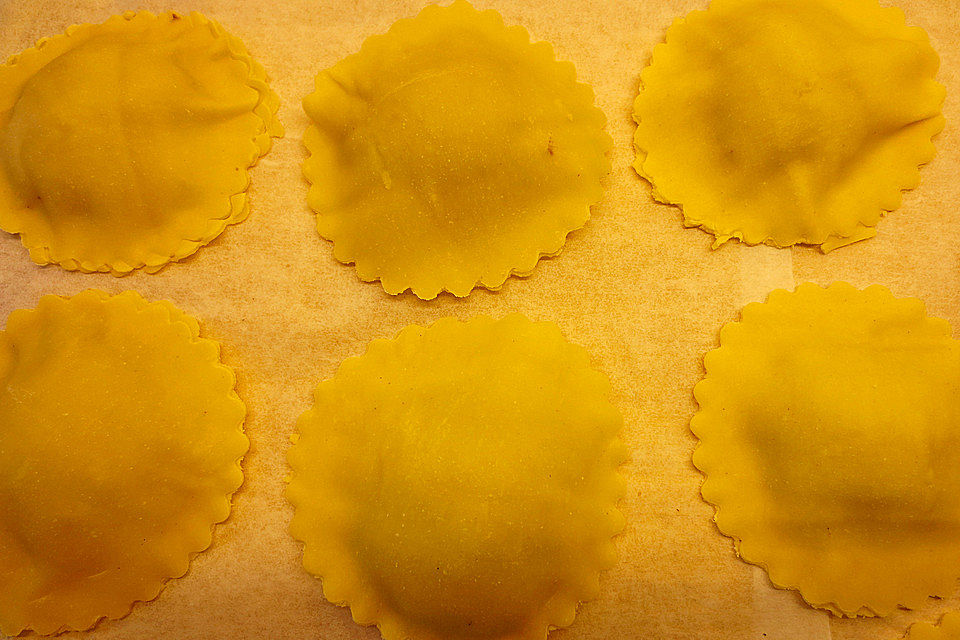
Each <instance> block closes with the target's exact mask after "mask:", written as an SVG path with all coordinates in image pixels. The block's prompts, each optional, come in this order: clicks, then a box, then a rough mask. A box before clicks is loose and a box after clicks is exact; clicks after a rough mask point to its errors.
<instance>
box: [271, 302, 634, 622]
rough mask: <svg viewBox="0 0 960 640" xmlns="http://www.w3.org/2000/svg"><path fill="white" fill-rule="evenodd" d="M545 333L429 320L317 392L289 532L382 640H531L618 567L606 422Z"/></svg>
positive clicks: (329, 594)
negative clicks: (605, 572) (603, 572)
mask: <svg viewBox="0 0 960 640" xmlns="http://www.w3.org/2000/svg"><path fill="white" fill-rule="evenodd" d="M608 392H609V383H608V382H607V380H606V378H605V377H604V376H603V375H602V374H600V373H598V372H597V371H595V370H593V369H592V368H591V367H590V358H589V356H588V355H587V353H586V352H585V351H584V350H583V349H581V348H579V347H576V346H574V345H572V344H570V343H569V342H567V341H566V340H565V339H564V338H563V336H562V335H561V333H560V330H559V328H558V327H557V326H556V325H555V324H553V323H549V322H538V323H534V322H531V321H529V320H527V319H526V318H524V317H523V316H520V315H517V314H514V315H510V316H506V317H504V318H503V319H500V320H493V319H491V318H489V317H485V316H478V317H476V318H473V319H471V320H469V321H467V322H460V321H457V320H456V319H454V318H445V319H443V320H439V321H437V322H436V323H434V324H433V325H431V326H430V327H429V328H423V327H419V326H415V325H411V326H408V327H407V328H405V329H404V330H403V331H401V332H400V334H399V335H398V336H397V337H396V338H395V339H393V340H375V341H373V342H372V343H370V346H369V348H368V350H367V352H366V353H365V354H364V355H362V356H360V357H355V358H349V359H347V360H345V361H344V362H343V364H342V365H341V367H340V369H339V371H338V372H337V374H336V375H335V376H334V377H333V378H332V379H329V380H326V381H324V382H321V383H320V385H319V386H318V387H317V389H316V392H315V403H314V405H313V407H312V408H311V409H310V410H309V411H307V412H306V413H305V414H303V415H302V416H301V418H300V420H299V422H298V436H296V437H295V439H294V442H295V444H294V445H293V446H292V447H291V449H290V451H289V461H290V466H291V468H292V470H293V473H292V476H291V479H290V484H289V487H288V492H287V495H288V498H289V499H290V501H291V502H292V503H293V505H294V507H295V508H296V513H295V516H294V518H293V522H292V524H291V532H292V533H293V536H294V537H295V538H297V539H298V540H301V541H303V543H304V551H303V564H304V567H305V568H306V569H307V571H309V572H310V573H312V574H314V575H315V576H318V577H322V579H323V591H324V595H325V596H326V598H327V599H328V600H330V601H331V602H333V603H336V604H340V605H348V606H349V607H350V608H351V610H352V614H353V618H354V620H355V621H356V622H358V623H360V624H364V625H369V624H376V625H377V626H379V628H380V632H381V634H382V635H383V637H384V638H385V639H386V640H400V639H401V638H403V639H407V638H409V639H411V640H440V639H441V638H443V639H444V640H453V639H456V638H464V639H466V638H472V639H489V640H492V639H502V640H507V639H510V640H534V639H539V640H542V638H543V637H544V636H545V634H546V633H547V630H548V629H550V628H554V627H563V626H566V625H569V624H570V623H571V622H572V621H573V618H574V615H575V613H576V607H577V603H578V601H581V600H586V599H590V598H593V597H595V595H596V594H597V592H598V588H599V587H598V574H599V572H600V571H601V570H602V569H605V568H608V567H610V566H612V565H613V564H614V563H615V560H616V549H615V547H614V543H613V541H612V539H611V538H612V536H614V535H615V534H616V533H617V532H618V531H620V529H621V528H622V527H623V517H622V515H621V514H620V512H619V511H618V510H617V508H616V503H617V501H618V499H619V498H620V497H621V496H622V495H623V494H624V491H625V483H624V479H623V477H622V476H621V475H620V474H619V473H618V471H617V468H618V467H619V465H620V464H621V462H622V461H623V460H624V458H625V450H624V447H623V445H622V443H621V442H620V441H619V440H618V439H617V433H618V431H619V429H620V426H621V422H622V420H621V418H620V414H619V413H618V411H617V410H616V409H615V408H614V407H613V406H612V405H611V404H610V402H609V401H608V400H607V395H608Z"/></svg>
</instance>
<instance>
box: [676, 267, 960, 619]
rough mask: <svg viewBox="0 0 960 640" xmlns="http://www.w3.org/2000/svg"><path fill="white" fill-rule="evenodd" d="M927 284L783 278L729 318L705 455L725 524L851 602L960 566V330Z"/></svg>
mask: <svg viewBox="0 0 960 640" xmlns="http://www.w3.org/2000/svg"><path fill="white" fill-rule="evenodd" d="M950 333H951V331H950V326H949V325H948V324H947V322H946V321H944V320H940V319H936V318H930V317H928V316H927V315H926V313H925V311H924V307H923V303H921V302H920V301H919V300H916V299H897V298H894V297H893V295H892V294H891V293H890V292H889V291H888V290H887V289H885V288H883V287H880V286H871V287H868V288H866V289H864V290H858V289H855V288H854V287H852V286H850V285H848V284H845V283H835V284H833V285H830V286H829V287H827V288H825V289H824V288H821V287H818V286H816V285H813V284H809V283H808V284H803V285H800V286H799V287H798V288H797V289H796V291H795V292H792V293H789V292H787V291H783V290H777V291H774V292H773V293H771V294H770V297H769V298H768V300H767V302H766V303H764V304H760V303H754V304H750V305H747V306H746V307H745V308H744V310H743V315H742V319H741V320H740V321H739V322H734V323H731V324H728V325H726V326H725V327H724V328H723V330H722V331H721V332H720V348H719V349H716V350H714V351H711V352H710V353H708V354H707V355H706V357H705V358H704V365H705V368H706V376H705V378H704V379H703V380H702V381H701V382H700V383H699V384H698V385H697V386H696V389H695V395H696V398H697V402H699V405H700V411H699V412H698V413H697V414H696V416H694V418H693V420H692V421H691V425H690V426H691V429H692V431H693V432H694V434H696V436H697V437H698V438H699V439H700V444H699V446H698V447H697V449H696V451H695V452H694V457H693V461H694V464H695V465H696V466H697V468H699V469H700V470H701V471H702V472H703V473H704V474H705V476H706V479H705V480H704V483H703V487H702V494H703V497H704V499H705V500H706V501H707V502H709V503H711V504H713V505H715V506H716V508H717V510H716V516H715V520H716V523H717V526H718V527H719V529H720V531H721V532H723V533H724V534H725V535H727V536H730V537H731V538H733V539H734V541H735V545H736V548H737V551H738V553H739V555H740V557H741V558H743V559H744V560H746V561H747V562H750V563H753V564H757V565H760V566H762V567H764V568H765V569H766V570H767V572H768V573H769V575H770V579H771V581H772V582H773V583H774V584H775V585H777V586H779V587H782V588H792V589H798V590H799V591H800V594H801V595H802V596H803V598H804V599H805V600H806V601H807V602H808V603H810V604H811V605H813V606H815V607H819V608H824V609H828V610H830V611H832V612H833V613H835V614H838V615H847V616H854V615H886V614H888V613H890V612H891V611H893V610H894V609H895V608H896V607H897V606H903V607H907V608H916V607H918V606H920V605H921V604H923V602H924V601H925V600H926V598H927V597H928V596H943V595H947V594H950V593H952V592H953V590H954V588H955V586H956V582H957V578H960V535H958V533H960V464H958V463H960V458H958V456H960V453H958V452H960V341H957V340H954V339H953V338H951V336H950Z"/></svg>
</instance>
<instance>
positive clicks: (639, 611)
mask: <svg viewBox="0 0 960 640" xmlns="http://www.w3.org/2000/svg"><path fill="white" fill-rule="evenodd" d="M423 4H424V2H423V0H401V1H397V0H349V1H345V0H340V1H337V0H320V1H312V0H257V1H253V0H250V1H243V2H241V1H239V0H234V1H230V0H197V1H196V2H195V3H193V4H181V5H171V4H168V3H165V2H160V1H157V0H139V1H138V2H137V3H135V4H125V3H121V2H116V1H112V0H69V1H64V0H0V54H2V55H4V56H6V55H9V54H13V53H16V52H18V51H20V50H21V49H23V48H25V47H28V46H30V45H32V44H33V42H34V41H35V40H36V39H37V38H39V37H41V36H47V35H53V34H57V33H60V32H62V31H63V30H64V29H65V28H66V27H67V26H69V25H71V24H73V23H78V22H99V21H102V20H104V19H106V18H107V17H108V16H110V15H111V14H114V13H119V12H122V11H124V10H127V9H140V8H143V9H151V10H153V11H161V10H165V9H177V10H181V11H189V10H199V11H201V12H203V13H204V14H206V15H207V16H209V17H211V18H213V19H216V20H218V21H220V22H221V23H222V24H223V25H224V26H225V27H226V28H227V29H228V30H229V31H231V32H233V33H235V34H236V35H237V36H239V37H240V38H242V39H243V41H244V42H245V43H246V45H247V46H248V48H249V49H250V52H251V53H252V55H253V56H254V57H255V58H257V59H258V60H260V62H262V63H263V64H264V66H265V67H266V69H267V72H268V73H269V74H270V76H271V78H272V86H273V87H274V89H275V90H276V91H277V92H278V93H279V94H280V97H281V100H282V101H283V103H282V106H281V109H280V114H279V115H280V119H281V120H282V121H283V123H284V125H286V130H287V136H286V138H284V139H282V140H279V141H278V142H277V143H276V145H275V147H274V149H273V150H272V151H271V152H270V153H269V154H268V155H267V156H266V157H265V158H264V159H263V160H261V162H260V165H259V166H258V167H257V168H255V169H253V170H252V172H251V175H252V181H253V182H252V186H251V188H250V210H251V213H250V217H249V219H247V220H246V221H245V222H243V223H242V224H240V225H237V226H235V227H230V228H229V229H227V231H226V232H225V233H224V234H223V235H221V236H220V237H219V238H218V239H216V240H215V241H214V242H213V243H211V244H210V245H209V246H207V247H205V248H203V249H201V250H200V251H199V252H198V253H197V254H196V255H195V256H193V257H192V258H190V259H188V260H186V261H184V262H183V263H180V264H174V265H171V266H170V267H168V268H167V269H165V270H164V271H162V272H161V273H160V274H158V275H147V274H143V273H137V274H134V275H132V276H129V277H126V278H122V279H117V278H114V277H113V276H109V275H85V274H81V273H68V272H65V271H62V270H61V269H59V268H57V267H44V268H41V267H37V266H36V265H34V264H33V263H32V262H30V260H29V258H28V257H27V253H26V251H25V250H24V249H23V248H22V247H21V246H20V242H19V240H18V239H17V238H16V237H13V236H9V235H6V234H0V318H5V317H6V315H7V314H8V313H9V312H10V311H12V310H13V309H16V308H18V307H32V306H34V305H35V304H36V302H37V299H38V298H39V297H40V296H41V295H42V294H45V293H58V294H65V295H72V294H75V293H77V292H79V291H81V290H83V289H86V288H88V287H99V288H102V289H104V290H106V291H109V292H119V291H122V290H124V289H128V288H134V289H137V290H138V291H140V292H141V293H142V294H143V295H144V296H146V297H147V298H152V299H159V298H165V299H169V300H171V301H173V302H174V303H175V304H176V305H177V306H178V307H180V308H181V309H183V310H184V311H186V312H187V313H190V314H191V315H195V316H197V317H198V318H200V320H201V323H202V330H203V334H204V335H205V336H207V337H210V338H213V339H215V340H218V341H220V342H222V344H223V359H224V361H225V362H226V363H227V364H228V365H229V366H231V367H233V368H234V369H235V370H236V372H237V375H238V377H239V389H238V390H239V393H240V395H241V396H242V397H243V400H244V401H245V402H246V404H247V407H248V408H249V417H248V420H247V423H246V429H247V433H248V434H249V436H250V439H251V441H252V448H251V450H250V453H249V455H248V456H247V457H246V460H245V463H244V471H245V473H246V481H245V483H244V485H243V487H242V488H241V489H240V491H239V492H238V493H237V494H236V496H235V499H234V504H235V507H234V511H233V514H232V515H231V517H230V519H229V520H228V521H227V523H225V524H224V525H221V526H220V527H218V528H217V531H216V535H215V537H214V544H213V546H212V548H211V549H210V550H208V551H207V552H205V553H203V554H201V555H200V556H198V557H197V558H196V559H195V560H194V562H193V564H192V566H191V569H190V572H189V573H188V574H187V576H186V577H184V578H183V579H180V580H175V581H172V582H170V583H169V584H168V586H167V588H166V589H165V590H164V591H163V592H162V593H161V595H160V597H159V598H158V599H157V600H155V601H153V602H150V603H147V604H139V605H137V606H136V607H135V608H134V610H133V612H132V613H131V615H129V616H128V617H127V618H125V619H123V620H120V621H110V622H105V623H102V624H101V625H100V626H99V627H98V628H97V629H96V630H95V631H93V632H91V633H89V634H68V635H66V636H62V637H68V638H72V637H83V638H88V639H91V640H115V639H121V638H122V639H137V640H151V639H159V638H164V639H171V640H193V639H198V640H199V639H203V640H218V639H224V640H227V639H229V640H245V639H251V640H252V639H263V638H269V639H271V640H281V639H291V640H293V639H296V640H303V639H306V638H322V639H323V640H346V639H359V638H365V639H369V640H373V639H375V638H378V637H379V636H378V634H377V631H376V629H372V628H361V627H358V626H356V625H355V624H353V623H352V622H351V620H350V615H349V612H348V611H346V610H345V609H340V608H337V607H335V606H333V605H330V604H328V603H326V602H325V601H324V600H323V597H322V595H321V590H320V583H319V581H318V580H316V579H315V578H313V577H311V576H309V575H307V573H306V572H305V571H303V569H302V568H301V566H300V550H299V547H298V545H297V543H295V542H294V541H293V539H292V538H291V537H290V536H289V535H288V534H287V525H288V523H289V521H290V518H291V508H290V506H289V505H288V504H287V503H286V501H285V500H284V497H283V488H284V485H283V482H282V478H283V476H284V475H285V474H286V473H287V469H286V463H285V459H284V454H285V452H286V449H287V447H288V437H289V435H290V433H291V432H292V430H293V428H294V422H295V420H296V418H297V416H299V415H300V413H302V412H303V411H304V410H306V409H307V408H308V407H309V406H310V403H311V392H312V389H313V387H314V386H315V385H316V383H317V382H318V381H319V380H320V379H322V378H326V377H328V376H331V375H332V374H333V373H334V371H335V370H336V367H337V365H338V363H339V362H340V361H341V360H342V359H344V358H346V357H348V356H351V355H356V354H359V353H361V352H362V351H363V350H364V348H365V346H366V343H367V342H368V341H369V340H371V339H373V338H378V337H392V336H393V335H395V334H396V333H397V331H399V330H400V329H401V328H402V327H403V326H405V325H407V324H409V323H429V322H431V321H433V320H435V319H437V318H440V317H442V316H446V315H455V316H458V317H461V318H466V317H469V316H472V315H474V314H477V313H487V314H492V315H494V316H501V315H503V314H506V313H508V312H511V311H520V312H522V313H524V314H526V315H527V316H529V317H531V318H534V319H544V320H547V319H549V320H553V321H555V322H557V323H558V324H559V325H560V326H561V327H562V328H563V330H564V332H565V333H566V335H567V337H568V338H569V339H570V340H572V341H573V342H576V343H578V344H580V345H583V346H584V347H586V348H587V349H589V351H590V352H591V353H592V354H593V356H594V364H595V366H597V367H598V368H600V369H601V370H603V371H604V372H606V373H607V374H608V375H609V376H610V378H611V379H612V382H613V389H614V396H613V401H614V402H615V403H616V404H617V406H618V407H619V408H620V410H621V411H622V412H623V415H624V418H625V428H624V432H623V437H624V440H625V441H626V443H627V444H628V445H629V447H630V450H631V452H632V458H631V460H630V462H629V463H628V464H627V466H625V467H624V472H625V474H626V475H627V477H628V478H629V481H630V494H629V496H628V498H627V499H626V500H625V501H624V502H623V504H622V509H623V511H624V514H625V515H626V518H627V521H628V524H627V528H626V530H625V531H624V533H623V534H622V535H621V536H620V537H619V538H618V547H619V550H620V556H621V559H620V563H619V565H618V566H617V567H616V568H615V569H614V570H612V571H609V572H607V573H606V574H604V576H603V578H602V581H601V588H602V593H601V596H600V598H599V599H598V600H596V601H593V602H590V603H587V604H585V605H583V606H582V607H581V609H580V613H579V615H578V616H577V619H576V621H575V622H574V624H573V626H571V627H570V628H569V629H565V630H561V631H557V632H554V633H553V634H551V636H550V638H551V640H574V639H576V640H599V639H608V638H609V639H618V640H621V639H623V640H634V639H637V640H640V639H643V640H646V639H654V640H656V639H664V640H674V639H676V640H721V639H723V640H726V639H730V640H754V639H756V640H762V639H767V640H827V639H829V638H833V639H835V640H860V639H862V640H867V639H870V640H876V639H880V640H886V639H888V638H896V637H899V636H900V635H902V634H903V632H904V631H905V630H906V628H907V626H908V624H909V623H910V622H911V621H913V620H934V619H936V618H938V617H939V614H940V612H941V611H943V610H944V609H946V608H948V607H949V606H951V605H952V606H954V607H960V598H953V599H952V600H951V601H949V602H937V601H930V603H929V605H928V606H927V607H925V608H924V609H922V610H920V611H915V612H902V613H899V614H897V615H894V616H892V617H890V618H887V619H882V620H837V619H836V618H831V617H830V616H829V615H828V614H826V613H824V612H820V611H815V610H812V609H810V608H808V607H806V606H805V605H803V603H802V601H801V600H800V598H799V596H797V595H796V594H795V593H794V592H788V591H779V590H776V589H774V588H773V587H771V586H770V584H769V581H768V580H767V578H766V574H765V573H764V572H763V571H762V570H760V569H757V568H755V567H752V566H749V565H747V564H744V563H743V562H740V561H739V560H738V559H737V558H736V557H735V555H734V553H733V545H732V543H731V541H730V540H728V539H727V538H724V537H723V536H721V535H720V534H719V533H718V532H717V530H716V528H715V527H714V525H713V523H712V521H711V517H712V509H711V508H710V507H709V506H707V505H706V504H705V503H703V502H702V501H701V500H700V497H699V494H698V489H699V486H700V481H701V476H700V474H699V473H698V472H697V471H696V469H694V467H693V466H692V464H691V462H690V454H691V452H692V450H693V447H694V444H695V440H694V438H693V436H692V435H691V434H690V432H689V431H688V429H687V423H688V421H689V419H690V417H691V416H692V415H693V413H694V411H695V409H696V406H695V404H694V401H693V397H692V394H691V389H692V388H693V385H694V384H695V383H696V381H697V380H698V379H699V378H700V377H701V375H702V362H701V356H702V354H703V353H704V352H706V351H708V350H709V349H711V348H713V347H714V346H716V344H717V339H718V338H717V334H718V331H719V329H720V327H721V325H723V324H724V323H726V322H729V321H732V320H735V319H736V318H737V315H738V312H739V309H740V307H741V306H742V305H743V304H744V303H746V302H749V301H754V300H762V299H763V298H764V297H765V296H766V293H767V292H768V291H769V290H770V289H771V288H774V287H791V286H792V285H793V284H794V283H798V282H802V281H806V280H813V281H816V282H820V283H828V282H831V281H833V280H838V279H841V280H847V281H849V282H851V283H853V284H855V285H858V286H866V285H869V284H872V283H881V284H884V285H886V286H888V287H889V288H890V289H891V290H892V291H893V292H894V293H895V294H896V295H898V296H917V297H920V298H922V299H924V300H925V301H926V302H927V305H928V309H929V311H930V313H931V314H932V315H936V316H940V317H943V318H946V319H947V320H949V321H950V322H951V323H952V324H953V326H954V327H956V328H958V329H960V247H958V240H960V215H958V213H960V135H958V128H957V123H958V122H960V102H958V99H960V76H958V73H960V29H958V23H960V17H958V16H960V0H903V2H902V3H901V6H902V7H903V8H904V9H905V11H906V14H907V19H908V22H909V23H911V24H915V25H919V26H921V27H923V28H924V29H926V31H927V32H928V33H929V34H930V38H931V40H932V42H933V45H934V47H935V48H936V50H937V51H938V52H939V53H940V56H941V59H942V68H941V70H940V74H939V80H940V82H942V83H943V84H945V85H946V87H947V92H948V93H947V102H946V106H945V108H944V113H945V115H946V117H947V127H946V129H945V130H944V132H943V133H942V134H941V135H940V136H939V137H938V138H937V140H936V142H937V147H938V151H939V155H938V157H937V158H936V159H935V160H934V161H933V162H932V163H931V164H930V165H928V166H926V167H925V168H924V169H923V170H922V172H921V176H922V183H921V186H920V188H919V189H917V190H916V191H914V192H911V193H908V194H907V195H906V197H905V199H904V203H903V206H902V207H901V208H900V209H899V210H898V211H896V212H894V213H892V214H890V215H889V216H888V217H887V218H886V219H885V220H883V221H882V222H881V223H880V225H879V234H878V235H877V237H876V238H874V239H872V240H868V241H866V242H863V243H860V244H857V245H855V246H850V247H845V248H842V249H839V250H837V251H835V252H833V253H830V254H829V255H822V254H821V253H820V252H819V251H818V250H817V249H814V248H802V247H801V248H793V249H783V250H775V249H770V248H768V247H746V246H742V245H739V244H737V243H735V242H734V243H729V244H728V245H726V246H724V247H722V248H721V249H719V250H718V251H711V250H710V244H711V242H712V240H713V238H712V236H709V235H707V234H705V233H703V232H701V231H698V230H685V229H683V228H682V226H681V224H680V214H679V212H678V211H677V210H676V209H674V208H671V207H668V206H663V205H658V204H656V203H654V202H653V200H652V198H651V195H650V187H649V185H648V184H646V183H645V182H643V181H642V180H640V179H639V178H638V177H637V176H636V174H635V173H634V171H633V169H632V168H630V163H631V162H632V160H633V151H632V146H631V138H632V135H633V131H634V126H633V123H632V120H631V108H632V103H633V99H634V96H635V94H636V92H637V89H638V82H639V75H640V71H641V69H642V68H643V66H644V65H645V64H646V63H647V61H648V60H649V57H650V51H651V49H652V47H653V46H654V44H656V43H658V42H660V41H661V40H662V38H663V35H664V31H665V30H666V28H667V27H668V26H669V25H670V23H671V22H672V21H673V19H674V18H676V17H678V16H682V15H684V14H685V13H687V12H688V11H691V10H693V9H702V8H704V7H705V6H706V4H707V3H706V0H586V1H584V0H477V5H478V6H479V7H482V8H494V9H497V10H498V11H500V12H501V13H502V14H503V16H504V18H505V20H506V22H507V23H508V24H511V23H519V24H522V25H524V26H526V27H527V28H528V29H529V31H530V33H531V34H532V36H533V38H534V39H537V40H548V41H550V42H552V43H553V44H554V46H555V48H556V51H557V53H558V55H559V57H560V58H561V59H565V60H571V61H573V62H574V63H575V64H576V66H577V69H578V71H579V76H580V79H581V80H583V81H585V82H588V83H590V84H592V85H593V87H594V88H595V90H596V92H597V96H598V97H597V100H598V104H599V106H600V107H601V108H602V109H603V110H604V112H606V114H607V116H608V118H609V125H608V130H609V132H610V134H611V135H612V136H613V138H614V140H615V149H614V151H613V153H612V160H613V165H614V169H613V172H612V173H611V174H610V176H609V177H608V178H607V180H606V186H607V195H606V198H605V200H604V201H603V203H602V204H601V205H600V206H599V207H598V208H597V209H596V210H595V213H594V218H593V219H592V220H591V221H590V222H589V223H588V225H587V226H586V228H584V229H583V230H581V231H578V232H575V233H573V234H572V235H571V236H570V238H569V240H568V242H567V245H566V248H565V249H564V251H563V253H562V254H561V255H560V256H559V257H557V258H554V259H550V260H546V261H543V262H541V264H540V265H539V267H538V268H537V269H536V271H535V272H534V274H533V275H532V276H530V277H529V278H526V279H523V280H521V279H517V278H511V279H510V280H508V281H507V283H506V285H505V286H504V287H503V289H502V290H501V291H499V292H488V291H475V292H474V293H473V294H472V295H470V296H469V297H468V298H466V299H463V300H459V299H455V298H453V297H451V296H448V295H443V296H441V297H440V298H439V299H437V300H434V301H431V302H423V301H420V300H418V299H416V298H414V297H413V296H412V295H409V294H407V295H403V296H400V297H397V298H393V297H390V296H388V295H387V294H385V293H384V292H383V291H382V289H381V288H380V285H379V284H376V283H374V284H363V283H361V282H360V281H359V280H358V279H357V276H356V274H355V272H354V270H353V268H352V267H347V266H343V265H341V264H338V263H337V262H336V261H335V260H334V259H333V256H332V252H331V245H330V244H329V243H328V242H326V241H324V240H322V239H321V238H320V237H319V236H318V235H317V233H316V232H315V231H314V226H313V215H312V214H311V212H310V211H309V210H308V209H307V206H306V192H307V184H306V182H305V181H304V179H303V178H302V177H301V174H300V163H301V162H302V161H303V159H304V156H305V151H304V148H303V146H302V145H301V136H302V134H303V131H304V129H305V128H306V126H307V119H306V116H305V114H304V113H303V111H302V109H301V108H300V100H301V98H302V97H303V96H304V95H306V94H307V93H309V92H310V91H311V90H312V87H313V77H314V75H315V74H316V73H317V72H318V71H320V70H321V69H324V68H326V67H328V66H330V65H332V64H334V63H335V62H336V61H337V60H338V59H340V58H341V57H343V56H346V55H348V54H350V53H352V52H354V51H356V50H357V49H358V48H359V46H360V43H361V42H362V41H363V39H364V38H365V37H366V36H368V35H372V34H375V33H381V32H383V31H385V30H386V29H387V28H388V27H389V26H390V25H391V24H392V23H393V22H394V21H395V20H397V19H398V18H402V17H408V16H412V15H414V14H416V13H417V12H418V11H419V10H420V8H421V7H422V6H423ZM884 4H888V2H886V0H884ZM0 321H2V320H0ZM955 335H957V337H960V332H955Z"/></svg>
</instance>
